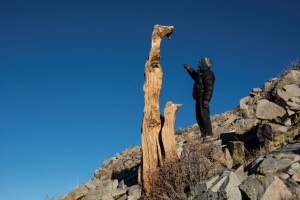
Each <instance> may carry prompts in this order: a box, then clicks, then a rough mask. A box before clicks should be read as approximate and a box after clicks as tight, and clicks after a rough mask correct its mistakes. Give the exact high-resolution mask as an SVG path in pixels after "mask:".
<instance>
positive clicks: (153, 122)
mask: <svg viewBox="0 0 300 200" xmlns="http://www.w3.org/2000/svg"><path fill="white" fill-rule="evenodd" d="M173 30H174V27H173V26H161V25H155V26H154V30H153V33H152V46H151V50H150V54H149V57H148V60H147V62H146V66H145V73H144V76H145V81H144V87H143V89H144V117H143V123H142V151H143V156H142V170H141V171H142V172H141V174H140V175H141V176H142V177H141V181H142V185H143V189H144V191H145V193H146V194H149V193H150V191H151V188H152V184H153V182H154V180H155V173H156V171H157V169H158V167H159V166H162V164H163V162H164V159H163V155H165V156H166V158H168V159H169V158H170V159H171V158H173V159H177V158H175V157H174V153H175V152H174V151H176V142H175V136H174V121H175V114H176V111H177V109H178V108H179V106H180V105H178V104H173V103H169V104H167V105H168V106H167V107H169V108H167V107H166V109H165V110H166V112H167V114H166V113H165V115H166V116H165V119H164V121H165V124H166V127H162V118H161V115H160V111H159V96H160V91H161V87H162V77H163V72H162V67H161V64H160V44H161V41H162V39H163V37H164V36H169V35H170V34H171V33H172V32H173ZM167 126H172V127H167ZM162 132H163V134H162V135H163V137H164V140H165V141H166V142H165V143H163V142H162V141H161V140H162V138H160V134H161V133H162ZM170 134H173V136H171V137H170V138H169V135H170ZM173 140H174V141H173ZM161 142H162V144H163V145H162V146H163V148H164V149H166V150H167V153H170V156H169V155H166V154H165V152H162V147H161ZM172 149H173V150H172Z"/></svg>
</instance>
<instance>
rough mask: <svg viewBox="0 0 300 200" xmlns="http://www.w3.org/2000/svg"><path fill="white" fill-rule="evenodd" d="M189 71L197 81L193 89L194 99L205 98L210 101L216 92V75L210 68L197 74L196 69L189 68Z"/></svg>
mask: <svg viewBox="0 0 300 200" xmlns="http://www.w3.org/2000/svg"><path fill="white" fill-rule="evenodd" d="M187 71H188V73H189V74H190V75H191V77H192V79H193V80H194V81H195V83H194V87H193V98H194V99H199V98H201V99H202V98H203V99H206V100H208V101H210V99H211V97H212V95H213V90H214V83H215V75H214V73H213V72H212V71H211V70H210V68H205V69H201V70H200V71H197V72H196V71H195V70H194V69H192V68H189V69H188V70H187Z"/></svg>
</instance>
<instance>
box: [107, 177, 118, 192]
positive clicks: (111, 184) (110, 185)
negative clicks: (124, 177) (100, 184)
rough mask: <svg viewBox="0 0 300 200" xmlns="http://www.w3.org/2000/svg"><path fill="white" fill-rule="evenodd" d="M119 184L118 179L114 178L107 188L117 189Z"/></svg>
mask: <svg viewBox="0 0 300 200" xmlns="http://www.w3.org/2000/svg"><path fill="white" fill-rule="evenodd" d="M118 185H119V183H118V180H117V179H115V180H113V181H112V182H111V183H109V184H108V185H107V186H106V187H105V189H107V190H115V189H117V187H118Z"/></svg>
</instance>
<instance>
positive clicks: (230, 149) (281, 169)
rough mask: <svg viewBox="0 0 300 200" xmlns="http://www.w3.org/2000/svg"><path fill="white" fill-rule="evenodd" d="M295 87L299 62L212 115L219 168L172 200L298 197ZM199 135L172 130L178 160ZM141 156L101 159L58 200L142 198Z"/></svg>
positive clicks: (299, 113) (136, 151) (299, 81)
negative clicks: (84, 179) (90, 174)
mask: <svg viewBox="0 0 300 200" xmlns="http://www.w3.org/2000/svg"><path fill="white" fill-rule="evenodd" d="M299 85H300V63H299V62H298V63H295V64H294V65H293V66H292V67H291V68H290V69H289V70H286V71H284V72H283V73H282V75H281V76H280V77H278V78H272V79H270V80H269V81H267V82H266V83H265V84H264V85H263V86H262V87H261V88H254V89H253V90H252V91H251V92H250V94H249V96H247V97H245V98H243V99H241V100H240V105H239V106H237V107H236V108H234V109H232V110H230V111H228V112H225V113H222V114H219V115H215V116H213V117H212V126H213V132H214V133H215V135H216V141H215V142H213V143H212V144H209V145H210V146H214V147H216V148H214V149H217V150H216V151H212V153H213V154H214V155H212V156H211V161H209V162H212V163H214V162H215V163H218V164H220V166H221V167H222V168H219V169H222V171H218V174H211V175H210V176H208V179H206V180H203V179H201V180H199V182H197V183H195V184H192V185H189V187H186V188H185V190H184V191H182V192H181V194H180V195H178V196H177V197H176V198H175V199H190V200H192V199H199V200H200V199H201V200H202V199H274V200H275V199H300V185H299V183H300V143H298V139H299V136H300V135H299V127H300V125H299V122H300V88H299ZM199 136H200V133H199V131H198V127H197V125H193V126H191V127H187V128H184V129H180V130H177V132H176V141H177V153H178V156H179V157H182V160H183V159H184V158H183V157H184V155H186V154H187V153H188V152H191V151H192V149H191V148H190V147H191V146H192V144H194V143H195V142H196V141H197V138H198V137H199ZM197 142H199V141H197ZM202 145H207V144H202ZM141 155H142V154H141V147H140V146H136V147H130V148H128V149H126V150H125V151H123V152H122V153H119V154H117V155H115V156H114V157H112V158H110V159H108V160H106V161H104V162H103V164H102V166H101V167H100V168H99V169H97V170H96V171H95V175H94V177H93V178H92V179H91V180H89V181H87V182H85V183H83V184H82V185H81V186H79V187H78V188H76V189H74V190H73V191H71V192H70V193H68V194H66V195H64V196H62V197H60V198H59V199H60V200H67V199H68V200H78V199H80V200H114V199H120V200H126V199H128V200H134V199H143V198H146V197H143V196H142V191H141V188H140V186H139V185H138V172H139V165H140V162H141ZM179 162H180V161H179ZM212 166H216V165H214V164H213V165H212ZM207 174H210V173H209V170H208V172H207ZM148 199H149V198H148ZM153 199H155V198H153ZM156 199H157V198H156ZM160 199H174V198H171V197H168V195H164V196H163V197H161V198H160Z"/></svg>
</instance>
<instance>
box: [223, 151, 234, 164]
mask: <svg viewBox="0 0 300 200" xmlns="http://www.w3.org/2000/svg"><path fill="white" fill-rule="evenodd" d="M225 164H226V167H227V168H228V169H231V168H232V167H233V159H232V157H231V155H230V152H229V150H228V149H227V148H225Z"/></svg>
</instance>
